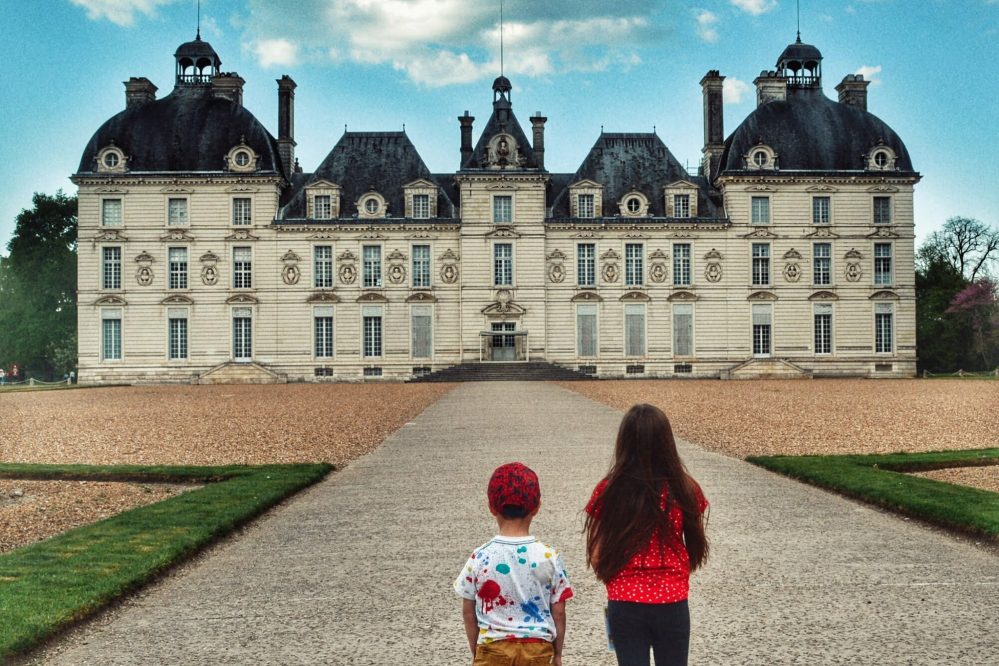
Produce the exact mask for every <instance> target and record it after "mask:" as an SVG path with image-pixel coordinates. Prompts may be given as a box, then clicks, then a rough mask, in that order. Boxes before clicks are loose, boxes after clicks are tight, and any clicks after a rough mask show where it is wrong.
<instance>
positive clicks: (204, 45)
mask: <svg viewBox="0 0 999 666" xmlns="http://www.w3.org/2000/svg"><path fill="white" fill-rule="evenodd" d="M173 56H174V57H175V58H185V57H186V58H190V59H191V60H197V59H198V58H210V59H211V60H212V61H213V62H217V63H218V64H222V61H221V60H219V56H218V54H217V53H216V52H215V49H213V48H212V45H211V44H209V43H208V42H203V41H201V35H200V34H199V35H198V36H197V37H195V38H194V41H193V42H184V43H183V44H181V45H180V46H178V47H177V52H176V53H174V54H173Z"/></svg>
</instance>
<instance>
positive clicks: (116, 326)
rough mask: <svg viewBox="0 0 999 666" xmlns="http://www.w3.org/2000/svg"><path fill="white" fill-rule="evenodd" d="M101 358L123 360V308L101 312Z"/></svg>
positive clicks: (105, 309)
mask: <svg viewBox="0 0 999 666" xmlns="http://www.w3.org/2000/svg"><path fill="white" fill-rule="evenodd" d="M101 358H102V359H103V360H105V361H120V360H121V308H103V309H102V310H101Z"/></svg>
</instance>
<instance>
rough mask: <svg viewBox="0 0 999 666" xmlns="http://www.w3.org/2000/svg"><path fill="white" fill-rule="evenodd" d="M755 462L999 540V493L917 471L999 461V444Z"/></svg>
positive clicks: (753, 460) (754, 458) (768, 458)
mask: <svg viewBox="0 0 999 666" xmlns="http://www.w3.org/2000/svg"><path fill="white" fill-rule="evenodd" d="M746 460H748V461H749V462H751V463H753V464H754V465H759V466H760V467H764V468H766V469H769V470H772V471H774V472H778V473H780V474H784V475H786V476H790V477H793V478H795V479H799V480H801V481H805V482H807V483H810V484H812V485H815V486H820V487H822V488H829V489H831V490H835V491H837V492H840V493H843V494H844V495H848V496H850V497H853V498H855V499H860V500H863V501H866V502H870V503H872V504H876V505H878V506H880V507H884V508H886V509H889V510H892V511H897V512H899V513H902V514H905V515H907V516H912V517H914V518H920V519H922V520H925V521H928V522H930V523H933V524H935V525H940V526H943V527H947V528H950V529H956V530H959V531H961V532H966V533H969V534H973V535H976V536H984V537H987V538H990V539H992V540H999V493H991V492H988V491H986V490H979V489H977V488H971V487H968V486H959V485H955V484H951V483H944V482H942V481H934V480H933V479H925V478H922V477H918V476H911V475H909V474H906V472H922V471H929V470H932V469H945V468H949V467H969V466H976V465H997V464H999V449H973V450H967V451H938V452H930V453H892V454H887V455H849V456H750V457H749V458H746Z"/></svg>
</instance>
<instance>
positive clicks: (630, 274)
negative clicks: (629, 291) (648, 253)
mask: <svg viewBox="0 0 999 666" xmlns="http://www.w3.org/2000/svg"><path fill="white" fill-rule="evenodd" d="M644 247H645V246H644V245H642V244H641V243H626V244H625V246H624V284H625V285H627V286H629V287H635V286H639V285H641V284H642V275H643V272H644V267H643V262H642V253H643V251H644Z"/></svg>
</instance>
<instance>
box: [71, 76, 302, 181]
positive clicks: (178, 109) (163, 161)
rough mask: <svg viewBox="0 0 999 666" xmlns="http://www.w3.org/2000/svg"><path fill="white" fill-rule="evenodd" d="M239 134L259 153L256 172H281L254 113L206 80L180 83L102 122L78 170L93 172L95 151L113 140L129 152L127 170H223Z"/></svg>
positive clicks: (274, 147)
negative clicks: (213, 89)
mask: <svg viewBox="0 0 999 666" xmlns="http://www.w3.org/2000/svg"><path fill="white" fill-rule="evenodd" d="M241 140H243V141H245V142H246V145H247V146H249V147H250V148H252V149H253V150H254V151H255V152H256V153H257V155H258V156H259V157H260V161H259V162H258V172H263V173H278V174H281V175H284V173H283V169H282V167H281V160H280V158H279V156H278V148H277V141H276V140H275V139H274V137H273V136H271V134H270V132H268V131H267V129H266V128H265V127H264V126H263V124H262V123H261V122H260V121H259V120H257V119H256V117H254V115H253V114H252V113H250V112H249V111H247V110H246V109H245V108H243V107H242V106H241V105H239V104H236V103H235V102H232V101H230V100H228V99H224V98H220V97H214V96H213V95H212V93H211V88H210V87H208V86H190V87H181V86H178V87H177V88H176V89H175V90H174V91H173V92H172V93H170V94H169V95H167V96H166V97H164V98H162V99H158V100H154V101H150V102H146V103H145V104H138V105H134V106H131V107H129V108H127V109H125V110H124V111H122V112H121V113H118V114H117V115H115V116H113V117H112V118H111V119H110V120H108V121H107V122H105V123H104V124H103V125H101V127H100V129H98V130H97V132H95V133H94V136H93V137H92V138H91V139H90V141H89V143H87V147H86V148H85V149H84V151H83V155H82V157H81V158H80V167H79V169H78V173H81V174H86V173H90V172H96V170H97V164H96V162H95V159H94V158H95V156H96V155H97V153H98V151H100V150H101V149H102V148H105V147H107V146H108V145H110V144H111V143H112V142H114V144H115V145H116V146H117V147H119V148H121V150H122V151H124V153H125V155H126V156H128V170H129V171H130V172H176V171H198V172H205V171H224V170H225V168H226V163H225V156H226V154H227V153H228V152H229V151H230V150H231V149H232V148H233V147H234V146H236V145H237V144H239V142H240V141H241Z"/></svg>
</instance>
